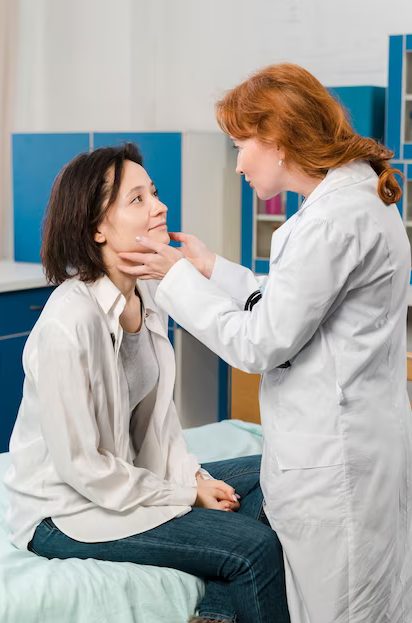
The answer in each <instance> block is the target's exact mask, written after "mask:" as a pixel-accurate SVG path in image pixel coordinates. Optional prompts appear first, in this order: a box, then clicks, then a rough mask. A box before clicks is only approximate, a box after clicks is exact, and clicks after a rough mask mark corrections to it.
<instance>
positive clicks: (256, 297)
mask: <svg viewBox="0 0 412 623" xmlns="http://www.w3.org/2000/svg"><path fill="white" fill-rule="evenodd" d="M261 298H262V292H261V291H260V290H255V291H254V292H252V294H251V295H250V296H248V298H247V300H246V303H245V307H244V311H252V309H253V308H254V306H255V305H256V303H258V302H259V301H260V299H261ZM291 365H292V364H291V363H290V361H285V363H282V364H281V365H280V366H276V367H277V368H290V367H291Z"/></svg>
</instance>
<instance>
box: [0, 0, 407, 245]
mask: <svg viewBox="0 0 412 623" xmlns="http://www.w3.org/2000/svg"><path fill="white" fill-rule="evenodd" d="M12 1H13V2H14V3H16V4H18V8H19V22H18V27H19V37H18V40H19V50H18V58H17V61H18V62H17V69H16V83H17V97H16V105H15V107H14V114H13V119H12V129H14V131H42V132H44V131H84V130H90V129H94V130H108V131H109V130H130V129H136V130H215V129H216V123H215V120H214V113H213V106H214V102H215V101H216V99H217V98H218V97H219V96H220V95H221V94H222V93H223V91H224V90H225V89H227V88H230V87H231V86H233V85H234V84H236V83H237V82H238V81H239V80H241V79H243V78H244V77H246V76H247V75H248V74H249V73H250V72H251V71H253V70H254V69H256V68H258V67H261V66H263V65H265V64H268V63H272V62H279V61H283V60H288V61H292V62H297V63H300V64H303V65H304V66H306V67H307V68H308V69H309V70H311V71H312V72H314V73H315V74H316V75H317V76H318V77H319V78H320V80H322V81H323V82H324V83H325V84H327V85H355V84H376V85H386V82H387V56H388V35H389V34H392V33H402V32H412V11H411V9H410V0H393V1H392V2H391V4H390V10H389V9H388V8H387V7H388V5H387V4H386V3H385V4H384V3H383V2H377V1H376V0H362V2H359V0H346V1H345V2H342V1H341V0H339V1H338V0H329V1H328V2H326V1H325V0H254V2H253V3H252V2H250V0H208V2H205V3H202V4H201V3H199V2H197V1H194V0H150V1H147V0H146V1H144V0H116V2H113V1H112V0H36V1H35V2H33V0H12ZM5 209H6V211H7V210H8V211H9V210H10V206H6V208H5ZM4 222H7V227H6V230H5V231H3V232H2V234H3V236H2V238H3V244H2V245H1V248H2V249H4V248H6V247H5V245H4V242H5V240H7V241H9V240H10V239H11V221H10V219H8V220H7V221H6V220H5V221H4ZM7 248H8V253H9V254H10V253H11V252H12V250H11V249H10V248H9V247H7ZM0 255H1V253H0Z"/></svg>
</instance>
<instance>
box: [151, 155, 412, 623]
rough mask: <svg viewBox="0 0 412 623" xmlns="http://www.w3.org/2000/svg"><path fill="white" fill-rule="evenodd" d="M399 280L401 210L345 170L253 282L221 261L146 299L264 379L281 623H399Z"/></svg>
mask: <svg viewBox="0 0 412 623" xmlns="http://www.w3.org/2000/svg"><path fill="white" fill-rule="evenodd" d="M409 273H410V247H409V242H408V238H407V236H406V233H405V229H404V226H403V224H402V222H401V219H400V216H399V213H398V210H397V208H396V206H395V205H392V206H389V207H388V206H386V205H385V204H384V203H383V202H382V201H381V200H380V199H379V197H378V195H377V176H376V174H375V173H374V171H373V170H372V168H371V167H370V166H369V164H367V163H364V162H355V163H352V164H349V165H345V166H343V167H340V168H337V169H331V170H330V171H329V172H328V174H327V176H326V177H325V179H324V180H323V181H322V182H321V183H320V184H319V185H318V187H317V188H316V189H315V190H314V191H313V193H312V194H311V195H310V196H309V197H308V198H307V200H306V201H305V203H304V205H303V206H302V207H301V208H300V210H299V211H298V213H297V214H296V215H294V216H293V217H292V218H290V219H289V220H288V221H287V222H286V223H285V224H284V225H282V227H280V229H278V230H277V231H276V232H275V234H274V235H273V238H272V247H271V255H270V273H269V276H268V278H265V279H264V280H263V281H264V283H262V280H261V281H260V283H259V282H258V281H257V280H256V279H255V277H254V276H253V275H252V273H251V272H250V271H248V270H247V269H245V268H243V267H240V266H238V265H235V264H232V263H231V262H228V261H226V260H224V259H223V258H217V262H216V266H215V269H214V272H213V275H212V278H211V280H207V279H205V278H204V277H203V276H202V275H200V273H198V272H197V271H196V270H195V269H194V267H193V266H192V265H191V264H190V263H189V262H188V261H187V260H185V259H182V260H180V261H179V262H178V263H177V264H176V265H175V266H174V267H173V268H172V269H171V270H170V271H169V273H168V274H167V275H166V277H165V278H164V279H163V281H162V283H161V284H160V286H159V288H158V291H157V294H156V301H157V303H158V304H159V305H160V306H162V307H163V308H164V309H165V310H166V311H167V312H168V313H169V314H170V315H171V316H172V317H173V318H174V319H175V320H176V321H177V322H178V323H179V324H181V325H182V326H183V327H184V328H185V329H187V330H188V331H190V332H191V333H193V335H195V336H196V337H197V338H198V339H199V340H201V341H202V342H203V343H204V344H206V345H207V346H208V347H209V348H211V349H212V350H213V351H215V352H216V353H217V354H218V355H219V356H220V357H222V358H223V359H224V360H226V361H227V362H228V363H229V364H230V365H232V366H235V367H238V368H240V369H242V370H245V371H248V372H254V373H261V374H263V376H262V382H261V388H260V409H261V419H262V425H263V430H264V450H263V458H262V473H261V484H262V489H263V492H264V496H265V500H266V513H267V515H268V518H269V520H270V523H271V525H272V527H273V528H274V529H275V530H276V532H277V533H278V535H279V538H280V540H281V542H282V545H283V549H284V558H285V569H286V581H287V593H288V602H289V608H290V614H291V620H292V623H401V622H402V623H411V622H412V580H411V575H412V574H411V569H412V545H411V540H412V533H411V517H412V496H411V469H412V460H411V459H412V432H411V427H412V419H411V412H410V406H409V401H408V396H407V391H406V312H407V294H408V287H409ZM259 285H260V286H261V287H262V286H263V287H264V289H263V298H262V299H261V301H260V302H259V303H258V304H257V305H255V307H254V308H253V311H251V312H245V311H243V306H244V303H245V301H246V299H247V297H248V295H249V294H250V293H251V292H252V291H254V290H256V289H257V287H258V286H259ZM286 361H289V362H290V363H291V366H290V367H288V368H284V367H283V368H279V367H278V366H279V365H281V364H283V363H284V362H286Z"/></svg>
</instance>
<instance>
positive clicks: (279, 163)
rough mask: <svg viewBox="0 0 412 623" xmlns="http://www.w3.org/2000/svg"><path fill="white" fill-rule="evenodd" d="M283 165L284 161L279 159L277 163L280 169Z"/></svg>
mask: <svg viewBox="0 0 412 623" xmlns="http://www.w3.org/2000/svg"><path fill="white" fill-rule="evenodd" d="M284 164H285V161H284V160H283V158H281V159H280V160H279V162H278V165H279V166H280V167H283V165H284Z"/></svg>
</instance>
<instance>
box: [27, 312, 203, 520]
mask: <svg viewBox="0 0 412 623" xmlns="http://www.w3.org/2000/svg"><path fill="white" fill-rule="evenodd" d="M86 343H87V338H86V337H85V338H84V340H82V341H80V340H79V343H77V340H76V341H75V340H73V337H72V336H71V334H69V333H68V332H66V329H65V327H64V326H61V325H60V324H57V322H49V323H47V324H46V325H44V326H43V328H42V330H41V332H40V335H39V347H38V366H37V381H38V394H39V400H40V418H41V422H40V424H41V430H42V433H43V436H44V439H45V442H46V445H47V447H48V450H49V452H50V455H51V458H52V460H53V463H54V466H55V469H56V471H57V473H58V474H59V476H60V478H61V479H62V480H63V482H66V483H67V484H68V485H70V486H71V487H73V489H75V490H76V491H78V492H79V493H80V494H81V495H83V496H84V497H85V498H87V499H88V500H90V501H92V502H94V503H95V504H96V505H98V506H101V507H103V508H106V509H109V510H113V511H117V512H122V511H126V510H129V509H131V508H134V507H136V506H138V505H142V506H159V505H161V506H163V505H177V506H180V505H182V506H190V505H192V504H193V503H194V501H195V499H196V493H197V489H196V486H183V485H180V484H176V483H172V482H169V481H166V480H163V479H161V478H159V477H157V476H156V475H155V474H153V473H152V472H150V471H149V470H147V469H143V468H139V467H135V466H134V465H131V464H129V463H128V462H127V461H125V460H123V459H122V458H120V457H117V456H115V455H114V454H113V453H112V452H110V451H109V450H108V449H106V448H104V447H102V446H101V444H100V434H99V429H98V425H97V421H98V418H99V413H96V407H95V404H94V402H93V395H92V392H91V391H90V383H91V374H90V370H89V360H88V358H89V355H90V353H89V352H88V351H87V348H86V347H84V346H82V345H80V344H86Z"/></svg>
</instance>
